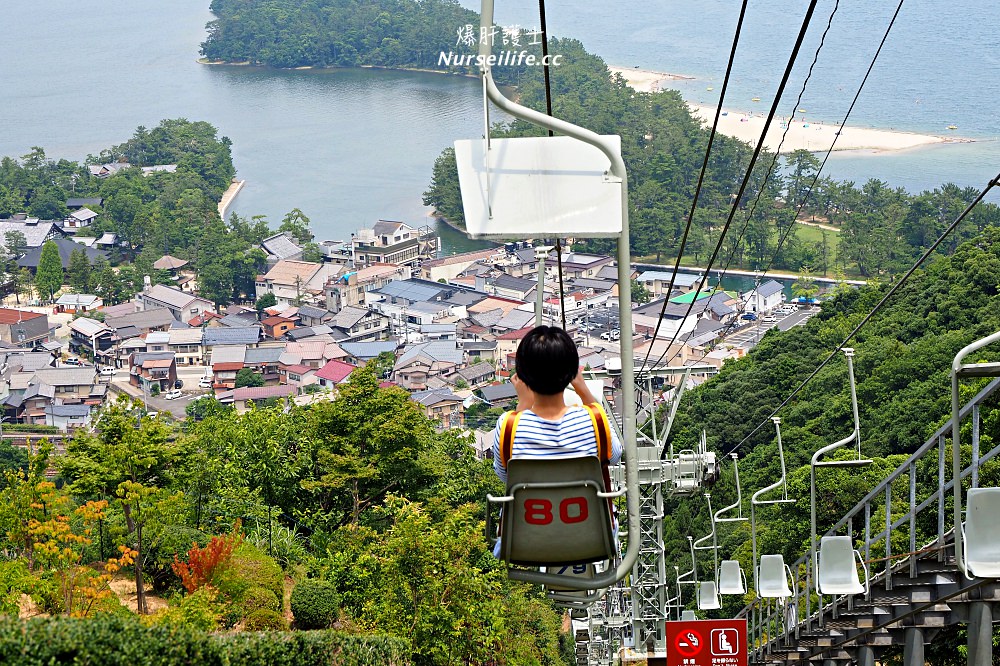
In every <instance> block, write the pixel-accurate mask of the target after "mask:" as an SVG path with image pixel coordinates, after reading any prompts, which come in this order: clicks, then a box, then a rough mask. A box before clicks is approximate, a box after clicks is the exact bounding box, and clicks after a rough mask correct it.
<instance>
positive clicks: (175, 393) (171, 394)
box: [163, 389, 184, 400]
mask: <svg viewBox="0 0 1000 666" xmlns="http://www.w3.org/2000/svg"><path fill="white" fill-rule="evenodd" d="M182 395H184V394H183V393H181V391H180V389H171V390H169V391H167V392H166V393H164V394H163V397H164V398H166V399H167V400H176V399H177V398H179V397H181V396H182Z"/></svg>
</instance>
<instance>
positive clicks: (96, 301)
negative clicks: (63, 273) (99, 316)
mask: <svg viewBox="0 0 1000 666" xmlns="http://www.w3.org/2000/svg"><path fill="white" fill-rule="evenodd" d="M103 305H104V301H103V300H101V297H100V296H94V295H93V294H63V295H62V296H60V297H59V300H57V301H56V307H55V311H56V312H65V313H68V314H79V313H82V312H90V311H91V310H97V309H98V308H100V307H101V306H103Z"/></svg>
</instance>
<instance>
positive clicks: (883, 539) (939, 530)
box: [738, 379, 1000, 661]
mask: <svg viewBox="0 0 1000 666" xmlns="http://www.w3.org/2000/svg"><path fill="white" fill-rule="evenodd" d="M998 389H1000V379H994V380H992V381H991V382H990V383H989V384H987V385H986V386H985V387H984V388H983V389H982V390H980V391H979V392H978V393H977V394H976V396H975V397H973V398H972V399H971V400H970V401H969V402H968V403H966V404H965V405H964V406H963V407H962V408H961V409H960V410H959V423H960V424H961V423H962V422H963V421H964V420H965V419H967V418H969V417H970V416H971V418H972V456H971V459H970V460H969V461H968V463H967V464H964V463H963V466H962V470H961V474H960V478H961V479H962V480H965V479H970V480H971V484H972V486H974V487H975V486H978V483H979V473H980V469H981V468H982V466H983V465H984V464H985V463H987V462H989V461H990V460H993V459H994V458H996V457H997V456H998V455H1000V438H997V441H996V442H995V444H996V445H995V446H994V447H993V448H992V449H991V450H989V451H987V452H986V453H982V452H981V451H980V432H981V425H982V415H981V406H982V404H983V403H984V402H985V401H986V400H988V399H989V398H990V397H991V396H993V395H994V394H995V393H996V392H997V391H998ZM951 432H952V420H951V419H949V420H948V422H946V423H945V424H944V425H942V426H941V427H940V428H938V429H937V430H936V431H935V432H934V434H932V435H931V436H930V437H929V438H928V439H927V441H926V442H924V444H923V445H922V446H921V447H920V448H919V449H917V450H916V451H915V452H914V453H913V454H912V455H911V456H910V457H909V458H907V460H906V461H905V462H904V463H903V464H901V465H900V466H899V467H897V468H896V469H895V470H894V471H893V472H892V473H890V474H889V475H888V476H887V477H886V478H885V479H884V480H882V481H881V482H880V483H879V484H878V485H877V486H876V487H875V488H874V489H873V490H872V491H871V492H869V493H868V495H866V496H865V497H864V499H862V500H861V501H860V502H858V504H857V505H855V507H854V508H853V509H851V510H850V511H848V512H847V513H846V514H845V515H844V516H843V518H841V519H840V521H839V522H837V524H836V525H834V526H833V527H831V528H830V529H829V530H828V531H827V532H826V534H827V535H835V534H838V533H840V534H844V533H846V534H850V535H851V536H852V537H854V540H855V543H856V544H857V547H858V550H860V552H861V554H862V555H863V557H864V560H865V562H867V563H868V564H869V567H870V569H871V571H872V574H873V575H872V584H873V585H876V584H877V585H879V586H880V587H881V588H882V589H885V590H891V589H892V580H893V576H898V575H906V576H910V577H912V576H915V575H916V573H917V559H918V557H920V556H926V555H927V554H928V553H934V552H936V556H937V558H938V559H939V560H940V561H944V559H945V549H946V547H947V544H948V542H949V541H950V534H951V526H950V524H949V523H947V522H946V520H945V517H946V504H947V502H948V500H949V498H950V497H951V493H952V489H953V487H954V481H953V479H952V478H951V476H952V470H951V469H950V465H946V461H950V458H949V452H950V450H951V443H950V441H949V440H948V436H949V435H950V434H951ZM935 455H936V456H937V459H936V460H934V456H935ZM935 463H936V464H935ZM928 487H931V488H935V490H934V491H933V492H930V493H927V492H926V491H925V492H924V493H919V490H920V489H925V488H928ZM924 494H925V495H926V496H922V495H924ZM755 565H756V563H755ZM791 569H792V573H793V575H794V576H795V579H796V580H795V586H794V588H793V596H792V597H791V598H789V599H788V600H787V601H785V602H784V603H776V602H774V600H772V599H757V600H755V601H754V602H752V603H751V604H749V605H748V606H746V607H744V608H743V609H742V610H741V611H740V613H739V615H738V617H746V618H747V621H748V631H749V641H750V646H749V647H750V656H751V661H760V660H761V659H762V657H763V656H765V655H766V654H767V653H769V652H770V651H771V650H772V649H773V648H774V647H776V646H777V645H778V644H779V641H781V642H784V643H785V644H789V642H790V641H791V640H793V639H798V638H799V637H800V635H801V632H802V631H808V630H810V629H815V628H819V627H822V626H823V623H824V621H825V619H826V617H827V616H828V615H829V616H830V617H837V614H838V612H839V609H840V608H842V607H846V608H847V609H852V608H853V605H854V597H847V598H846V599H843V598H831V599H828V600H827V602H826V603H824V598H823V597H822V596H820V595H817V594H816V593H815V591H814V590H815V585H814V580H813V578H814V576H815V571H814V570H813V562H812V558H811V557H810V553H809V552H806V553H805V554H803V555H802V557H800V558H799V559H798V560H797V561H796V562H795V564H794V565H792V567H791ZM876 572H877V573H876ZM870 594H871V592H870V591H869V596H870Z"/></svg>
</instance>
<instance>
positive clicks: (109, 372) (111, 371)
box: [97, 367, 115, 377]
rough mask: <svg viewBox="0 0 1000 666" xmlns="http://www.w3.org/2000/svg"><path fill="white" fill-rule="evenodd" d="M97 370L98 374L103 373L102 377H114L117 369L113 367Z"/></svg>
mask: <svg viewBox="0 0 1000 666" xmlns="http://www.w3.org/2000/svg"><path fill="white" fill-rule="evenodd" d="M97 372H98V374H100V375H101V377H113V376H114V374H115V369H114V368H112V367H107V368H100V369H98V371H97Z"/></svg>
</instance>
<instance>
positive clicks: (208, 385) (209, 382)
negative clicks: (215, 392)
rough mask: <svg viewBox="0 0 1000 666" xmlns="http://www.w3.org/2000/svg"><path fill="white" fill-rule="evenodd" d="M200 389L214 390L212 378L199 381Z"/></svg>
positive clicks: (203, 378)
mask: <svg viewBox="0 0 1000 666" xmlns="http://www.w3.org/2000/svg"><path fill="white" fill-rule="evenodd" d="M198 388H212V378H211V377H202V378H201V379H199V380H198Z"/></svg>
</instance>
